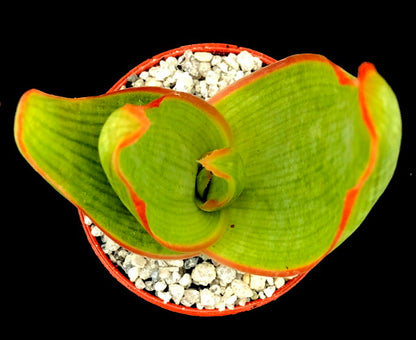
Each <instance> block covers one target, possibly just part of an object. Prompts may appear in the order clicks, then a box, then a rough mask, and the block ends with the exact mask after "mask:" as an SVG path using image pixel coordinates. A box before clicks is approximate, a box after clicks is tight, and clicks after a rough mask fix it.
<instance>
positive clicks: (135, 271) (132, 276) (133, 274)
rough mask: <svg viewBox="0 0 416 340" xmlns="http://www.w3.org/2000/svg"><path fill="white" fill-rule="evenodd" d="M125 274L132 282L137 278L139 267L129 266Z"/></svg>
mask: <svg viewBox="0 0 416 340" xmlns="http://www.w3.org/2000/svg"><path fill="white" fill-rule="evenodd" d="M127 275H128V277H129V279H130V281H132V282H134V281H136V280H137V278H138V277H139V268H137V267H131V268H130V269H129V270H128V271H127Z"/></svg>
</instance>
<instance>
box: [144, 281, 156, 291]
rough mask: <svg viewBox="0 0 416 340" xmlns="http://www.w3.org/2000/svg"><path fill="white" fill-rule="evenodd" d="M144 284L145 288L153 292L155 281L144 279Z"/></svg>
mask: <svg viewBox="0 0 416 340" xmlns="http://www.w3.org/2000/svg"><path fill="white" fill-rule="evenodd" d="M144 285H145V287H144V289H146V290H147V291H149V292H153V291H154V290H155V283H154V282H153V281H145V282H144Z"/></svg>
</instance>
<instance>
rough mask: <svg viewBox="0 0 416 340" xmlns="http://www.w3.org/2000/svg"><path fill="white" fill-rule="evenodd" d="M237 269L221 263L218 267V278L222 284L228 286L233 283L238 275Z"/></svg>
mask: <svg viewBox="0 0 416 340" xmlns="http://www.w3.org/2000/svg"><path fill="white" fill-rule="evenodd" d="M236 274H237V272H236V270H235V269H233V268H230V267H227V266H224V265H219V266H218V267H217V275H218V279H219V280H220V284H221V285H222V286H226V285H227V284H229V283H231V281H233V280H234V279H235V277H236Z"/></svg>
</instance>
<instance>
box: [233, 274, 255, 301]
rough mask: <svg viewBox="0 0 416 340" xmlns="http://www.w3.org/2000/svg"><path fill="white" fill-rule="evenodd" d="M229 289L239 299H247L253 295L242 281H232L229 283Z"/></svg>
mask: <svg viewBox="0 0 416 340" xmlns="http://www.w3.org/2000/svg"><path fill="white" fill-rule="evenodd" d="M231 288H232V290H233V291H234V294H235V295H237V297H238V298H240V299H244V298H249V297H251V296H252V295H253V292H252V291H251V289H250V287H249V285H248V284H247V283H245V282H244V281H242V280H238V279H235V280H233V282H231Z"/></svg>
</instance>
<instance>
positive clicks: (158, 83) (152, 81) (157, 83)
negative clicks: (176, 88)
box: [144, 77, 163, 87]
mask: <svg viewBox="0 0 416 340" xmlns="http://www.w3.org/2000/svg"><path fill="white" fill-rule="evenodd" d="M144 84H145V86H155V87H162V85H163V83H162V82H161V81H159V80H156V79H155V78H153V77H148V78H147V79H146V82H145V83H144Z"/></svg>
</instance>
